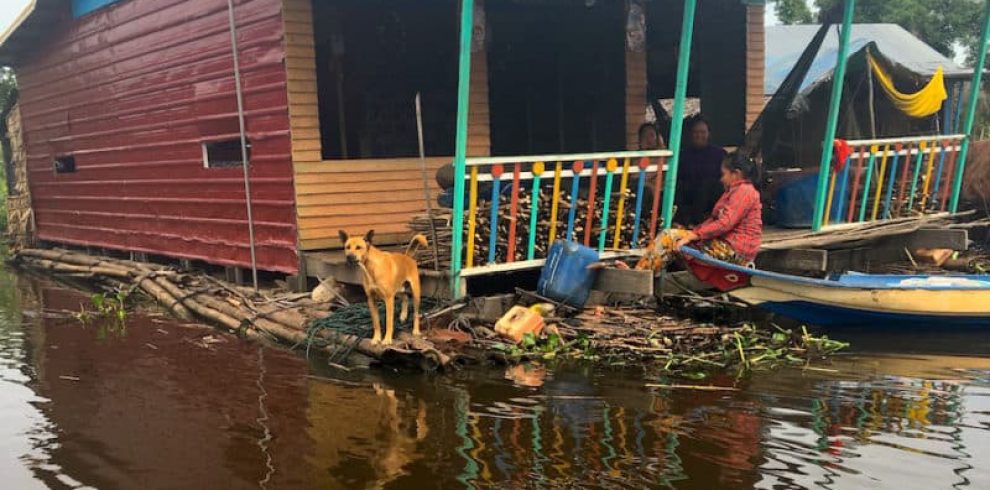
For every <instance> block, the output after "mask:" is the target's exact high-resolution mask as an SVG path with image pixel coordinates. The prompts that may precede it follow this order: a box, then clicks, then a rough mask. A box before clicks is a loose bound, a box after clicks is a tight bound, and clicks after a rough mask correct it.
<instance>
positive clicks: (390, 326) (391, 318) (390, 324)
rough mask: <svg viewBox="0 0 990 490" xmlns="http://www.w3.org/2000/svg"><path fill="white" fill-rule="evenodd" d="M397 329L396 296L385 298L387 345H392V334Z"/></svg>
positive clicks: (385, 342)
mask: <svg viewBox="0 0 990 490" xmlns="http://www.w3.org/2000/svg"><path fill="white" fill-rule="evenodd" d="M394 328H395V295H391V294H390V295H387V296H385V341H384V342H383V343H384V344H385V345H392V333H393V330H394Z"/></svg>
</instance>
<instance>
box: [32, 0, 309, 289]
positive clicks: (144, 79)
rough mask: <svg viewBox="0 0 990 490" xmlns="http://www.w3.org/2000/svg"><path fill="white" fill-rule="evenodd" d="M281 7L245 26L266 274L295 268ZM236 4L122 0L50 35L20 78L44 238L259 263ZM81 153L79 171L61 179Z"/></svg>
mask: <svg viewBox="0 0 990 490" xmlns="http://www.w3.org/2000/svg"><path fill="white" fill-rule="evenodd" d="M281 4H282V2H281V0H238V1H237V2H236V19H237V26H238V36H239V43H240V57H241V68H242V79H243V83H244V90H245V96H244V97H245V106H246V117H247V128H248V134H249V137H250V139H251V143H252V156H251V164H252V165H251V181H252V201H253V207H252V209H253V211H254V220H255V236H256V241H257V252H258V264H259V267H260V268H261V269H266V270H275V271H282V272H290V273H291V272H295V271H296V270H297V267H298V266H297V264H298V260H297V252H296V225H295V223H296V220H295V215H294V197H293V184H292V164H291V154H290V145H289V118H288V109H287V105H288V104H287V96H286V71H285V67H284V64H283V59H284V47H283V27H282V16H281ZM227 15H228V14H227V2H226V0H125V1H122V2H119V3H115V4H113V5H111V6H109V7H106V8H103V9H101V10H98V11H96V12H94V13H92V14H89V15H87V16H84V17H82V18H80V19H75V20H73V19H71V18H67V19H65V21H64V22H63V23H62V24H61V25H53V26H51V30H50V31H49V32H48V33H47V35H48V36H49V37H48V38H47V40H44V41H41V42H40V44H41V45H40V46H39V49H38V51H37V52H36V53H35V54H34V55H33V56H31V57H30V58H29V59H30V61H29V62H27V63H24V64H22V66H20V67H19V69H18V78H19V82H20V87H21V99H20V100H21V110H22V113H23V117H24V129H25V138H26V144H27V150H28V166H29V168H30V179H31V191H32V194H33V200H34V203H33V204H34V209H35V213H36V218H37V224H38V236H39V238H40V239H42V240H49V241H54V242H64V243H71V244H79V245H88V246H95V247H104V248H114V249H123V250H131V251H140V252H148V253H153V254H162V255H168V256H173V257H182V258H189V259H199V260H205V261H208V262H212V263H216V264H221V265H237V266H242V267H246V266H249V265H250V255H249V240H248V227H247V214H246V210H245V202H244V201H245V198H244V187H243V174H242V170H241V168H240V167H236V168H223V169H207V168H204V165H203V154H202V147H201V143H202V142H204V141H215V140H222V139H236V138H239V133H238V124H237V110H236V99H235V96H234V77H233V70H232V68H233V63H232V57H231V49H230V34H229V31H228V17H227ZM61 155H73V156H74V157H75V161H76V167H77V171H76V172H75V173H67V174H55V172H54V170H53V165H52V161H53V158H54V157H57V156H61Z"/></svg>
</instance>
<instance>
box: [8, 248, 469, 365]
mask: <svg viewBox="0 0 990 490" xmlns="http://www.w3.org/2000/svg"><path fill="white" fill-rule="evenodd" d="M11 263H12V265H14V266H15V267H20V268H24V269H28V270H34V271H41V272H47V273H50V274H54V275H56V276H60V277H65V278H71V279H82V280H85V281H87V282H88V283H91V284H94V285H95V286H97V287H98V288H100V289H104V290H110V291H132V290H136V291H140V292H143V293H144V294H145V295H147V296H148V297H150V298H151V299H153V300H155V301H156V302H157V303H158V304H159V305H161V306H162V307H164V308H165V309H166V310H168V311H169V312H171V313H172V314H174V315H175V316H177V317H179V318H181V319H184V320H200V321H204V322H207V323H209V324H211V325H214V326H216V327H219V328H221V329H223V330H225V331H227V332H229V333H232V334H235V335H238V336H242V337H244V338H247V339H250V340H256V341H266V342H271V341H274V342H277V343H279V344H282V345H286V346H289V347H292V348H308V347H309V346H310V344H312V343H313V342H312V339H310V338H309V337H308V335H309V334H308V332H307V330H308V326H309V324H310V322H311V321H313V320H314V319H316V318H321V317H326V316H328V315H331V314H332V313H333V310H334V309H335V306H334V305H333V304H320V303H316V302H313V301H312V300H310V299H309V295H299V294H296V295H287V294H264V293H261V292H258V291H255V290H253V289H250V288H242V287H237V286H233V285H231V284H227V283H225V282H223V281H220V280H218V279H215V278H213V277H210V276H207V275H204V274H193V273H184V272H181V271H176V270H172V269H170V268H168V267H165V266H162V265H158V264H151V263H144V262H133V261H128V260H119V259H112V258H108V257H96V256H91V255H86V254H81V253H76V252H69V251H64V250H38V249H26V250H21V251H19V252H18V253H17V254H16V255H15V256H14V258H13V259H12V260H11ZM338 304H339V303H338ZM318 335H319V336H320V337H321V339H320V340H321V342H320V343H319V345H320V347H319V350H322V351H324V352H325V353H327V354H330V353H334V352H336V351H337V350H338V349H339V346H340V345H342V344H346V345H347V346H348V347H349V348H350V347H352V348H353V350H354V351H356V352H358V353H360V354H363V355H365V356H367V357H370V358H372V359H375V360H377V361H379V362H383V363H388V364H397V365H405V366H410V367H414V368H418V369H421V370H423V371H434V370H438V369H443V368H445V367H446V366H448V365H449V364H450V363H451V362H452V360H453V359H452V358H451V356H449V355H448V354H445V353H443V352H440V351H439V350H437V349H436V348H435V346H433V344H432V343H430V342H429V341H426V340H423V339H416V338H413V337H412V336H411V335H409V334H408V333H407V332H399V333H398V335H397V341H398V344H396V345H394V346H383V345H376V344H373V343H372V342H371V340H370V339H367V338H358V337H355V336H353V335H346V334H339V333H332V332H319V333H318Z"/></svg>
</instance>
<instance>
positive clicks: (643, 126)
mask: <svg viewBox="0 0 990 490" xmlns="http://www.w3.org/2000/svg"><path fill="white" fill-rule="evenodd" d="M644 129H651V130H653V132H654V133H656V134H657V136H660V129H659V128H657V126H656V125H655V124H653V123H643V124H640V125H639V129H638V130H636V135H637V136H643V130H644Z"/></svg>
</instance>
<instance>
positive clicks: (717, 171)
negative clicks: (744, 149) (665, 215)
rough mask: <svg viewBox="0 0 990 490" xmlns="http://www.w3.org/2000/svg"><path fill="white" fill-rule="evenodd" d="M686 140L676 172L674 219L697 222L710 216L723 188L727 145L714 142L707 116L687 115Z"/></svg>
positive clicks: (688, 222) (683, 223) (678, 221)
mask: <svg viewBox="0 0 990 490" xmlns="http://www.w3.org/2000/svg"><path fill="white" fill-rule="evenodd" d="M685 128H686V130H687V139H688V141H687V144H686V145H685V146H684V149H683V150H681V158H680V166H679V169H678V175H677V195H676V197H675V199H674V200H675V203H676V204H677V215H676V217H675V219H674V221H675V222H677V223H679V224H682V225H685V226H694V225H697V224H699V223H701V222H702V221H704V220H705V218H707V216H708V213H709V211H710V210H711V209H712V207H713V206H714V205H715V202H716V201H718V198H719V196H721V195H722V191H723V190H724V189H723V187H722V183H721V182H720V181H719V180H720V178H721V172H722V170H721V169H722V161H723V160H725V158H726V157H727V156H728V155H727V153H726V152H725V150H724V149H722V148H721V147H719V146H715V145H712V144H711V126H710V125H709V124H708V120H707V119H705V117H704V116H702V115H701V114H698V115H696V116H692V117H690V118H688V120H687V123H686V124H685Z"/></svg>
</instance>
